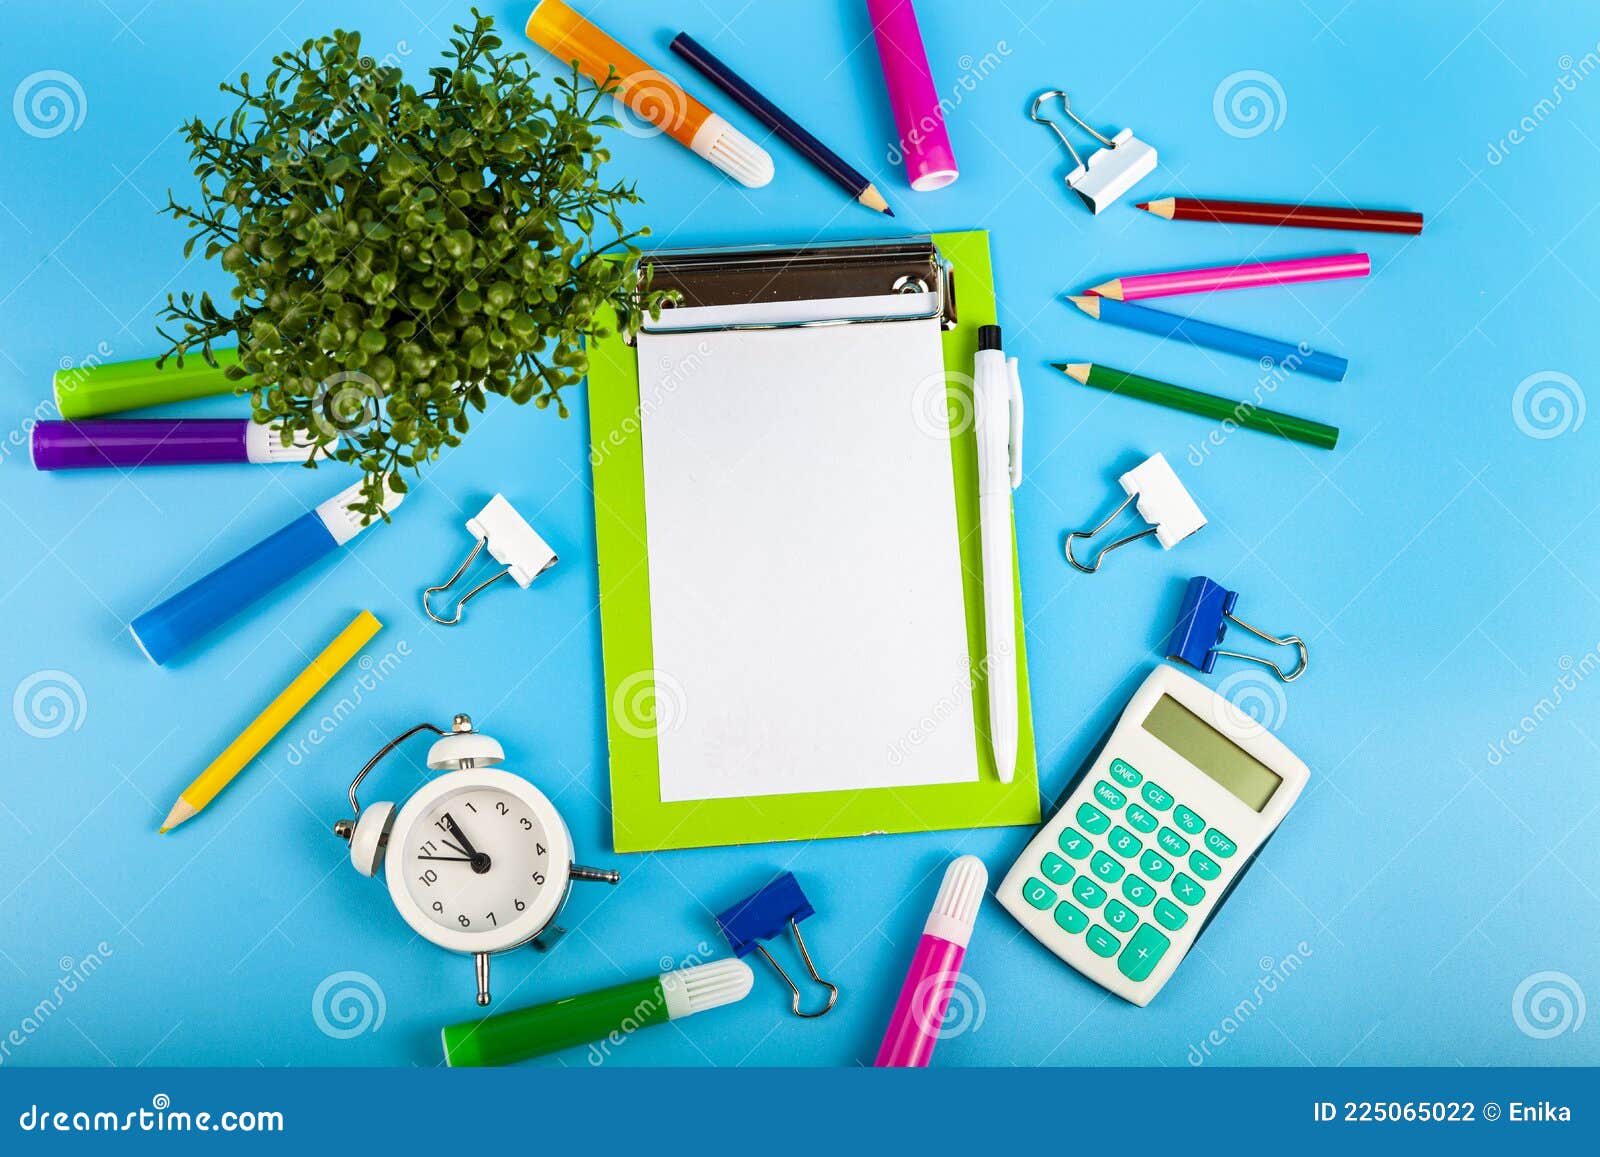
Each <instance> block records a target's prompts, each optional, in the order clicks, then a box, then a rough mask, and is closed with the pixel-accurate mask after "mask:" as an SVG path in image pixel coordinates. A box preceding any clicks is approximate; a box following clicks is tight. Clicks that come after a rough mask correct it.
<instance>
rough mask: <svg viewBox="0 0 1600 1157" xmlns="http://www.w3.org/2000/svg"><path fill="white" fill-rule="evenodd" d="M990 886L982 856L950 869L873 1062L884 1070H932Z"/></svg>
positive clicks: (959, 861)
mask: <svg viewBox="0 0 1600 1157" xmlns="http://www.w3.org/2000/svg"><path fill="white" fill-rule="evenodd" d="M988 886H989V872H988V869H986V868H985V867H984V866H983V861H982V860H980V859H978V857H977V856H962V857H960V858H959V859H957V860H956V861H955V862H954V863H952V864H951V865H950V866H949V867H948V868H946V869H945V872H944V883H942V884H940V885H939V897H938V899H936V900H934V902H933V911H932V912H930V913H929V914H928V922H927V923H926V924H924V925H923V926H922V939H921V940H919V941H917V951H916V954H915V955H914V956H912V958H911V969H910V971H908V972H907V973H906V982H905V984H904V985H903V986H902V987H901V989H900V999H899V1000H898V1001H896V1002H895V1006H894V1015H893V1016H891V1017H890V1018H889V1029H888V1031H887V1032H885V1033H884V1034H883V1044H882V1045H881V1046H880V1047H879V1049H878V1059H877V1060H875V1061H874V1062H873V1064H874V1065H876V1066H877V1067H878V1068H880V1069H886V1068H906V1069H920V1068H926V1067H927V1064H928V1059H929V1058H930V1057H932V1056H933V1046H934V1045H935V1044H937V1043H938V1040H939V1030H940V1029H941V1028H942V1027H943V1026H944V1014H945V1011H946V1009H948V1008H949V1006H950V995H951V993H953V992H954V991H955V987H956V981H957V980H959V979H960V977H961V959H962V957H964V956H965V955H966V954H967V941H968V940H970V939H971V938H972V925H973V923H974V922H975V921H976V920H977V918H978V906H979V905H980V904H982V903H983V893H984V891H985V889H987V888H988Z"/></svg>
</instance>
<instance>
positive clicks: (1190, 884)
mask: <svg viewBox="0 0 1600 1157" xmlns="http://www.w3.org/2000/svg"><path fill="white" fill-rule="evenodd" d="M1130 878H1131V877H1130ZM1172 894H1173V895H1174V896H1176V897H1177V898H1178V899H1180V900H1182V901H1183V902H1184V903H1185V904H1187V905H1189V907H1191V908H1193V907H1194V906H1195V905H1196V904H1198V903H1200V901H1201V900H1204V899H1205V898H1206V890H1205V889H1204V888H1202V887H1201V886H1200V885H1199V884H1197V883H1195V882H1194V881H1193V880H1191V879H1190V878H1189V877H1188V876H1185V875H1184V874H1183V873H1182V872H1179V873H1178V874H1177V875H1176V876H1174V877H1172Z"/></svg>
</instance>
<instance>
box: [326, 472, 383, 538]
mask: <svg viewBox="0 0 1600 1157" xmlns="http://www.w3.org/2000/svg"><path fill="white" fill-rule="evenodd" d="M404 498H405V495H404V494H401V493H399V492H397V491H394V490H390V489H389V488H388V487H387V486H385V487H384V488H383V512H384V513H385V514H388V513H390V512H391V511H393V510H394V508H395V507H397V506H399V505H400V502H401V500H402V499H404ZM359 501H361V483H359V482H357V483H355V484H353V485H351V486H346V487H345V488H344V489H343V490H341V491H339V493H337V494H335V495H334V496H333V497H332V498H330V499H328V500H327V501H326V502H319V503H318V504H317V517H318V518H320V519H322V525H323V526H326V527H327V528H328V533H329V534H331V535H333V541H334V542H336V543H338V544H339V545H340V546H343V545H344V544H345V543H347V542H349V541H350V540H351V539H352V538H354V537H355V536H356V535H358V534H360V533H361V532H362V531H363V530H365V529H366V528H367V526H371V525H372V524H373V523H374V522H382V521H383V520H382V519H381V518H376V517H374V518H373V519H372V520H371V521H369V522H368V523H367V525H366V526H363V525H361V518H362V516H361V515H359V514H357V513H356V512H355V511H353V510H351V509H350V504H351V503H353V502H359Z"/></svg>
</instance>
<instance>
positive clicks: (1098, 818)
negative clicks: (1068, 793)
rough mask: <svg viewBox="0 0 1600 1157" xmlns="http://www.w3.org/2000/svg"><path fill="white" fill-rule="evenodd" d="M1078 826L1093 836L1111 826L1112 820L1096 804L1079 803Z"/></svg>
mask: <svg viewBox="0 0 1600 1157" xmlns="http://www.w3.org/2000/svg"><path fill="white" fill-rule="evenodd" d="M1078 826H1079V827H1081V828H1082V829H1083V830H1084V831H1086V832H1088V833H1089V834H1090V835H1091V836H1098V835H1099V834H1100V833H1101V832H1103V831H1105V830H1106V829H1107V828H1109V827H1110V826H1111V821H1110V820H1109V819H1107V818H1106V813H1105V812H1103V811H1101V810H1100V809H1099V808H1097V807H1095V806H1094V804H1092V803H1083V804H1079V805H1078Z"/></svg>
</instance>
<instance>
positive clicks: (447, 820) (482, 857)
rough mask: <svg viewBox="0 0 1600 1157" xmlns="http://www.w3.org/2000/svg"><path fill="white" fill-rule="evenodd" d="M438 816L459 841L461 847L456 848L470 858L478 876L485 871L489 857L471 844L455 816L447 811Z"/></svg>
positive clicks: (487, 868)
mask: <svg viewBox="0 0 1600 1157" xmlns="http://www.w3.org/2000/svg"><path fill="white" fill-rule="evenodd" d="M439 818H440V819H441V820H443V821H444V826H445V827H447V828H449V829H450V834H451V835H452V836H454V837H455V838H456V839H457V840H459V841H460V843H461V847H460V848H459V849H458V850H459V851H463V852H466V853H467V855H468V856H469V857H470V858H471V863H472V870H473V871H474V872H476V873H477V874H478V875H480V876H481V875H483V874H484V873H485V872H487V871H488V870H489V857H488V856H487V855H486V854H485V853H483V852H480V851H478V849H477V848H475V847H473V846H472V841H471V840H469V839H467V833H466V832H464V831H462V830H461V825H460V824H458V823H456V821H455V818H454V817H453V816H451V814H450V813H449V812H445V814H444V815H442V816H440V817H439Z"/></svg>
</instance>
